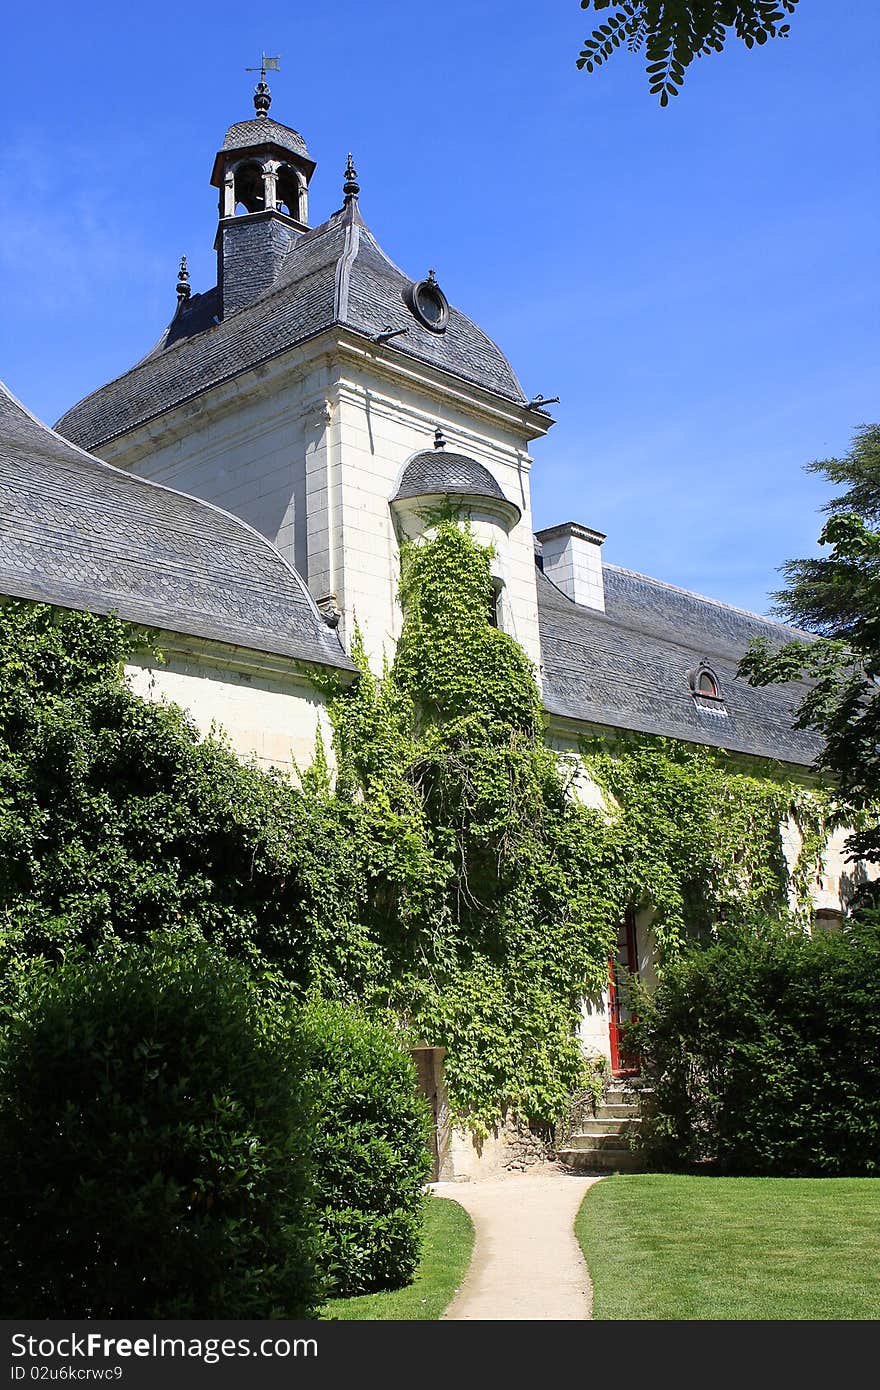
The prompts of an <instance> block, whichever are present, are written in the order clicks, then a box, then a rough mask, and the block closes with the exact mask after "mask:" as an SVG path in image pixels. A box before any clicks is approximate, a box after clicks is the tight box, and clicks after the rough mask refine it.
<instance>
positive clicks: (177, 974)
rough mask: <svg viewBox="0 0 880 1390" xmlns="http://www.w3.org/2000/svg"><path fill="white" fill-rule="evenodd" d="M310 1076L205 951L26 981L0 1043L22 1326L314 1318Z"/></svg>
mask: <svg viewBox="0 0 880 1390" xmlns="http://www.w3.org/2000/svg"><path fill="white" fill-rule="evenodd" d="M305 1059H306V1050H305V1048H304V1045H303V1042H302V1039H301V1037H300V1035H299V1031H298V1028H297V1026H296V1024H295V1022H294V1021H293V1020H292V1017H291V1016H290V1014H289V1011H284V1010H282V1009H280V1008H278V1007H273V1006H271V1005H269V1004H267V1003H266V1001H265V1000H261V999H260V997H259V996H258V994H257V991H256V989H255V987H254V986H253V984H252V983H251V982H250V980H249V977H248V973H247V971H246V969H245V967H243V966H241V965H239V964H236V963H234V962H231V961H229V960H228V958H226V957H225V956H224V955H223V954H222V953H221V952H219V951H218V950H216V949H214V948H211V947H208V946H205V945H193V946H190V947H189V948H187V949H185V950H182V949H181V948H180V943H179V941H178V939H177V938H176V937H169V938H165V939H157V940H156V941H155V942H153V943H150V944H144V945H141V946H138V947H132V946H128V947H125V948H118V949H117V950H116V952H112V951H111V950H109V949H106V950H105V951H104V952H103V953H102V954H100V955H98V956H95V955H90V954H86V953H85V952H83V951H74V952H72V953H71V955H70V957H69V958H68V960H67V961H66V962H65V963H64V964H63V965H62V966H60V967H59V968H57V969H55V970H51V969H48V968H45V967H41V966H39V965H31V967H30V968H29V969H27V970H25V971H23V972H20V973H19V975H18V990H17V994H16V999H15V1003H14V1006H13V1008H12V1009H11V1013H10V1018H9V1021H8V1025H7V1028H6V1030H5V1032H4V1034H3V1035H2V1042H0V1167H2V1171H3V1183H2V1186H0V1270H2V1276H0V1279H2V1293H0V1306H2V1308H3V1311H4V1314H5V1316H7V1317H18V1318H44V1317H54V1318H108V1317H109V1318H126V1317H128V1318H163V1317H166V1318H248V1317H259V1318H262V1317H286V1318H290V1317H304V1316H308V1315H309V1314H310V1312H312V1311H313V1309H314V1308H315V1306H316V1303H317V1302H318V1301H319V1293H320V1290H319V1289H318V1288H316V1284H315V1279H314V1275H313V1272H312V1271H313V1267H314V1246H313V1239H312V1235H311V1226H312V1216H311V1211H310V1206H309V1184H308V1171H307V1155H308V1148H309V1136H308V1122H307V1118H306V1113H305V1112H304V1109H303V1075H304V1071H305V1064H306V1062H305Z"/></svg>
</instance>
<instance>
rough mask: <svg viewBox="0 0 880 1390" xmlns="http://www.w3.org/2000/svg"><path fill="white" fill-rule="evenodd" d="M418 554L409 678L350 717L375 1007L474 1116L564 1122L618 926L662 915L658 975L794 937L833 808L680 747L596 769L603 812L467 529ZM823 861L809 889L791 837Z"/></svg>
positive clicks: (638, 746)
mask: <svg viewBox="0 0 880 1390" xmlns="http://www.w3.org/2000/svg"><path fill="white" fill-rule="evenodd" d="M434 522H435V524H434V525H433V527H432V530H431V538H430V539H429V540H428V541H426V542H423V543H420V544H410V545H408V546H406V547H405V548H404V552H403V557H402V581H401V588H400V594H401V601H402V606H403V609H404V624H403V630H402V633H401V637H400V641H399V644H398V647H397V652H396V656H395V659H394V662H393V664H391V665H390V666H388V665H386V666H385V668H384V670H383V672H382V674H381V676H376V675H374V674H373V673H372V672H371V671H370V670H369V667H368V665H367V662H366V658H365V654H364V652H363V649H362V647H361V645H360V643H359V642H356V643H355V650H354V655H355V659H356V661H357V662H358V664H359V666H360V667H361V671H362V677H361V680H360V682H359V684H358V685H357V686H356V687H354V688H353V689H352V690H351V691H349V692H346V693H344V694H340V695H339V696H338V697H337V698H336V699H335V700H334V702H333V704H332V718H333V724H334V728H335V746H336V756H337V764H338V773H337V784H336V794H337V796H338V798H339V799H340V803H341V805H342V807H343V808H344V811H343V814H344V817H345V818H346V819H347V821H348V826H349V829H348V832H347V833H348V834H349V837H350V840H351V842H352V843H355V842H356V843H358V844H359V845H360V846H361V848H362V854H363V856H364V863H365V866H366V867H365V882H366V885H367V888H366V896H365V902H364V904H363V906H364V910H365V912H366V914H367V917H368V934H369V936H370V938H371V939H372V940H373V941H374V942H377V943H379V942H381V944H382V958H383V969H382V971H381V972H380V975H379V976H374V977H373V978H372V979H370V980H368V981H362V982H361V985H360V988H361V989H363V990H365V991H366V993H368V994H370V995H372V996H373V998H374V999H375V1000H376V1002H381V1003H382V1004H383V1005H385V1006H389V1005H390V1006H391V1007H393V1008H396V1009H397V1010H398V1012H399V1013H401V1014H403V1015H405V1016H406V1018H407V1019H408V1021H409V1022H410V1024H411V1026H412V1027H413V1028H414V1030H415V1031H416V1032H417V1033H420V1034H421V1035H422V1036H423V1037H424V1038H425V1040H426V1041H429V1042H431V1043H433V1044H438V1045H443V1046H445V1047H446V1048H447V1081H448V1085H449V1090H450V1096H451V1100H452V1103H453V1106H454V1109H455V1111H456V1113H457V1114H458V1116H459V1117H460V1118H464V1119H466V1120H467V1122H468V1123H469V1124H470V1125H471V1126H472V1128H474V1129H475V1130H477V1131H478V1132H480V1131H485V1129H486V1128H487V1126H489V1125H491V1124H493V1123H495V1122H497V1121H498V1120H499V1119H500V1118H501V1116H502V1114H503V1112H504V1110H505V1109H506V1108H510V1109H512V1110H514V1111H517V1112H519V1113H521V1114H524V1115H527V1116H529V1117H530V1118H533V1119H541V1120H549V1119H553V1118H556V1117H557V1116H559V1115H560V1114H561V1113H562V1111H563V1110H564V1109H565V1106H566V1103H567V1100H568V1097H569V1096H570V1094H571V1093H572V1091H573V1090H575V1089H577V1088H579V1087H581V1086H582V1085H583V1084H584V1079H585V1078H584V1072H583V1062H582V1056H581V1049H580V1047H579V1045H578V1041H577V1031H578V1024H579V1020H580V1011H581V1006H582V1001H583V999H584V997H585V996H589V995H595V994H597V993H598V992H599V991H600V990H601V989H602V987H603V985H604V982H605V979H606V975H607V961H608V955H609V951H610V950H611V949H612V946H613V942H614V939H615V936H616V930H617V924H618V922H619V921H620V918H621V916H622V915H623V913H624V911H625V910H626V909H627V908H628V907H634V908H637V909H639V908H648V909H650V910H651V912H652V929H653V933H654V939H655V942H656V948H657V955H658V962H659V965H660V968H661V970H662V967H663V963H664V962H665V961H668V960H670V959H672V958H673V957H674V956H675V955H676V954H677V953H678V952H679V951H680V950H681V948H682V947H683V945H684V944H685V942H686V941H688V940H691V939H693V938H697V939H704V940H706V941H708V940H711V939H712V938H713V936H714V934H715V933H716V932H717V930H718V927H719V926H720V925H721V924H722V923H737V922H741V923H743V924H746V923H748V922H750V921H755V920H757V919H759V918H761V917H766V916H773V917H775V918H783V919H785V920H788V921H790V922H791V924H792V925H795V924H796V923H797V920H798V914H799V913H801V914H802V913H803V911H804V908H805V904H806V902H807V899H808V895H809V887H810V882H811V875H814V873H815V866H816V863H817V861H818V857H819V856H820V855H821V850H822V848H823V846H824V843H825V838H826V798H825V794H824V793H823V792H821V791H813V790H811V789H808V788H806V787H804V786H802V785H798V784H796V783H794V782H792V781H790V780H788V779H786V778H785V777H782V776H780V775H778V771H776V770H774V769H772V768H769V767H768V768H761V769H755V770H754V771H744V770H742V769H741V768H740V767H739V766H738V765H735V764H733V763H732V762H731V760H730V759H729V758H727V757H726V755H724V754H723V753H720V752H716V751H713V750H708V749H704V748H699V747H695V746H692V745H685V744H680V743H676V742H673V741H668V740H667V741H664V740H658V739H650V738H633V739H630V740H629V741H627V742H625V743H620V744H618V745H617V746H615V747H610V746H609V745H608V744H605V743H600V742H594V743H591V744H584V745H583V746H582V747H581V750H580V753H581V758H582V760H583V764H584V766H585V767H586V769H587V770H588V772H589V774H590V775H591V777H592V779H593V781H594V782H595V783H597V784H598V786H599V787H600V788H601V789H602V791H603V793H604V796H605V803H606V804H605V808H604V809H603V808H602V807H596V806H588V805H585V804H582V803H581V801H580V800H579V799H578V798H577V797H576V796H574V795H572V794H570V791H569V789H568V781H569V779H568V778H567V776H566V773H565V767H564V764H563V762H562V761H561V760H560V759H559V757H558V755H557V754H556V753H554V752H553V751H552V749H551V748H550V747H548V744H547V737H546V732H547V731H546V729H545V725H544V721H543V718H542V712H541V701H540V695H539V691H538V687H537V683H536V680H535V673H534V671H533V669H532V667H531V665H530V663H529V662H528V660H527V658H526V656H525V654H524V653H523V651H522V649H521V648H520V647H519V646H518V645H517V643H516V642H515V641H513V639H512V638H511V637H509V636H507V635H506V634H504V633H503V632H500V631H499V630H498V629H497V628H495V627H494V626H492V624H491V623H490V621H489V611H490V602H491V596H492V579H491V571H490V560H491V552H490V551H488V550H487V549H486V548H483V547H481V546H479V545H478V544H477V543H476V542H475V540H474V538H473V536H472V535H471V533H470V531H469V530H468V528H467V527H466V526H465V527H462V526H460V525H458V524H457V523H456V521H455V519H454V518H452V517H449V516H447V517H445V518H434ZM790 819H791V820H792V821H793V822H794V823H795V824H796V825H797V826H798V827H799V829H800V832H801V835H802V837H803V848H802V849H801V852H800V856H799V858H798V859H797V863H796V865H795V867H794V871H793V872H792V870H791V868H790V865H789V862H788V860H787V858H786V854H785V846H784V840H783V827H784V826H785V825H786V824H787V823H788V822H789V820H790Z"/></svg>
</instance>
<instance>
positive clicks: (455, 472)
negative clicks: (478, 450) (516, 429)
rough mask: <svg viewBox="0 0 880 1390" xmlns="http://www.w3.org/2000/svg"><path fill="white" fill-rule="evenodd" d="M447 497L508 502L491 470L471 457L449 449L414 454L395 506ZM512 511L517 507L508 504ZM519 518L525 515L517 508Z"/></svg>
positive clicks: (404, 474)
mask: <svg viewBox="0 0 880 1390" xmlns="http://www.w3.org/2000/svg"><path fill="white" fill-rule="evenodd" d="M437 493H445V494H448V495H450V496H455V497H492V498H496V499H497V500H498V501H501V502H507V498H506V497H505V496H504V493H503V492H502V490H501V487H500V485H499V483H498V482H497V481H496V480H495V478H493V477H492V474H491V473H490V472H489V470H488V468H484V466H483V464H482V463H478V462H477V460H476V459H472V458H469V457H468V455H467V454H455V453H451V452H450V451H449V450H448V449H439V448H434V449H425V450H423V451H422V453H420V454H414V455H413V457H412V458H411V459H410V460H409V462H408V463H407V464H406V466H405V467H404V470H403V473H402V474H401V477H400V483H399V485H398V488H397V491H396V492H395V494H394V496H393V497H392V499H391V500H392V502H402V501H403V500H404V499H405V498H407V497H430V496H433V495H436V494H437ZM507 505H508V506H509V507H516V504H515V503H513V502H507ZM516 512H517V515H518V516H521V515H522V512H521V510H520V508H519V507H516Z"/></svg>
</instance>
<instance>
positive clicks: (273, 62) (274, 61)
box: [245, 53, 281, 82]
mask: <svg viewBox="0 0 880 1390" xmlns="http://www.w3.org/2000/svg"><path fill="white" fill-rule="evenodd" d="M280 71H281V54H280V53H276V55H275V57H274V58H270V57H269V55H268V53H264V54H263V55H262V61H261V63H260V66H259V67H258V68H245V72H258V73H259V74H260V81H261V82H265V81H266V73H267V72H280Z"/></svg>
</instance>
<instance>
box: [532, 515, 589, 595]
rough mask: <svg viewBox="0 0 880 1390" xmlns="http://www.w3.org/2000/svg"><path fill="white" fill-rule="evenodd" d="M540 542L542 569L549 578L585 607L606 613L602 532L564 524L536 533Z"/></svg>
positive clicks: (576, 524)
mask: <svg viewBox="0 0 880 1390" xmlns="http://www.w3.org/2000/svg"><path fill="white" fill-rule="evenodd" d="M536 535H537V538H538V540H539V541H540V542H541V552H542V556H543V561H544V564H543V569H544V573H545V574H546V576H547V578H548V579H552V580H553V583H554V584H555V585H556V586H557V588H559V589H561V590H562V592H563V593H564V594H567V595H568V597H569V598H570V599H574V601H575V603H580V604H582V605H583V607H585V608H598V609H599V611H600V612H602V613H604V612H605V584H604V581H603V578H602V542H603V541H604V539H605V537H604V536H603V534H602V532H601V531H593V530H592V529H591V528H590V527H589V526H581V524H580V522H578V521H564V522H562V524H561V525H560V526H548V527H547V529H546V530H545V531H538V532H537V533H536Z"/></svg>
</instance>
